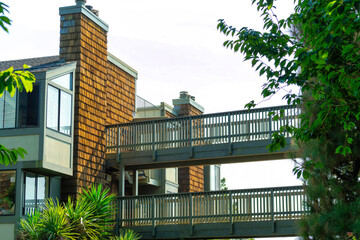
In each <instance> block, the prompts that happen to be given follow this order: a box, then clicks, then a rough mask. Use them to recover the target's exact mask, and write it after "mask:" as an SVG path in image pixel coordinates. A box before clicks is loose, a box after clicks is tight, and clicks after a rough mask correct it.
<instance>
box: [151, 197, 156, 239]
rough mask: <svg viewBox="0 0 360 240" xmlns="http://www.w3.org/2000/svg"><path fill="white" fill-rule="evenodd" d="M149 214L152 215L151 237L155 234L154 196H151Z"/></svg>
mask: <svg viewBox="0 0 360 240" xmlns="http://www.w3.org/2000/svg"><path fill="white" fill-rule="evenodd" d="M151 200H152V203H151V215H152V237H155V235H156V231H155V230H156V229H155V228H156V226H155V196H152V198H151Z"/></svg>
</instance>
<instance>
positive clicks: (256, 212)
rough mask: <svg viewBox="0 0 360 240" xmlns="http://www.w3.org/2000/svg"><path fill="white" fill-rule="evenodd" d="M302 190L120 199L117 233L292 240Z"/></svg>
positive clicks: (301, 210)
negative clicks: (120, 229)
mask: <svg viewBox="0 0 360 240" xmlns="http://www.w3.org/2000/svg"><path fill="white" fill-rule="evenodd" d="M304 200H305V196H304V192H303V189H302V187H301V186H295V187H277V188H261V189H246V190H229V191H215V192H200V193H180V194H166V195H146V196H132V197H120V198H119V199H118V208H119V209H120V210H119V213H118V217H117V227H123V228H130V229H133V230H134V231H136V232H138V233H139V234H141V235H142V236H143V239H186V238H246V237H279V236H296V234H297V225H296V224H297V220H299V219H300V218H301V217H302V216H304V215H305V214H306V208H305V206H304Z"/></svg>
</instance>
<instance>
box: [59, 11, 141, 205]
mask: <svg viewBox="0 0 360 240" xmlns="http://www.w3.org/2000/svg"><path fill="white" fill-rule="evenodd" d="M107 54H108V52H107V32H106V31H105V30H104V29H102V28H101V27H99V26H98V25H97V24H96V23H94V22H92V21H91V20H90V19H89V18H88V17H86V16H85V15H83V14H80V13H75V14H69V15H63V16H62V17H61V35H60V58H62V59H65V60H66V61H76V62H77V68H76V76H75V123H74V175H73V177H71V178H63V179H62V189H61V191H62V199H63V200H64V199H66V197H67V196H68V195H71V196H76V194H77V193H79V192H80V191H81V188H82V187H86V186H90V185H91V184H92V183H104V179H105V175H104V174H105V131H104V130H105V125H106V124H115V123H121V122H129V121H131V120H132V117H133V116H132V113H133V111H134V105H135V78H134V77H133V76H131V75H129V74H128V73H126V72H125V71H123V70H121V69H120V68H119V67H117V66H116V65H114V64H112V63H110V62H109V61H108V60H107Z"/></svg>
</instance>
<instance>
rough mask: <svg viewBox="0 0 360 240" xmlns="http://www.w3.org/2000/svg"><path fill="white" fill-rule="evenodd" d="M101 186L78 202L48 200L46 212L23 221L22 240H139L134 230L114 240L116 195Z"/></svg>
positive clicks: (34, 214)
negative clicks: (114, 204) (113, 206)
mask: <svg viewBox="0 0 360 240" xmlns="http://www.w3.org/2000/svg"><path fill="white" fill-rule="evenodd" d="M108 191H109V190H103V189H102V186H101V185H99V186H98V187H95V186H92V187H91V188H87V189H83V193H81V194H80V196H79V198H78V199H77V201H72V200H71V199H70V198H69V199H68V202H67V203H64V204H60V203H59V202H58V201H53V200H48V201H47V202H46V204H45V206H44V208H43V210H42V211H41V212H40V211H35V212H34V213H32V214H31V215H29V216H27V217H26V218H23V219H21V220H20V229H19V234H18V239H20V240H23V239H24V240H25V239H26V240H45V239H46V240H63V239H70V240H72V239H82V240H85V239H95V240H96V239H114V240H118V239H124V240H128V239H129V240H137V239H139V238H140V237H139V235H137V234H136V233H134V232H133V231H131V230H127V231H123V232H122V233H121V235H120V237H115V238H114V237H112V236H111V235H112V231H113V225H112V223H113V222H112V220H113V216H114V214H113V208H112V202H114V200H115V195H113V194H110V195H108Z"/></svg>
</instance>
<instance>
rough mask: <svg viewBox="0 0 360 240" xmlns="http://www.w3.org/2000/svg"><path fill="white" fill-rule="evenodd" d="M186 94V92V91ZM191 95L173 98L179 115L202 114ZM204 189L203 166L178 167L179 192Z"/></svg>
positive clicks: (201, 190)
mask: <svg viewBox="0 0 360 240" xmlns="http://www.w3.org/2000/svg"><path fill="white" fill-rule="evenodd" d="M186 94H187V93H186ZM193 103H195V102H194V101H193V100H192V98H191V96H189V95H188V96H187V97H185V98H184V97H183V96H182V93H180V99H175V100H173V104H174V106H175V108H177V112H178V115H179V116H194V115H201V114H203V112H202V110H200V109H199V108H197V107H196V106H194V104H193ZM203 191H204V166H190V167H185V168H179V192H203Z"/></svg>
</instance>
